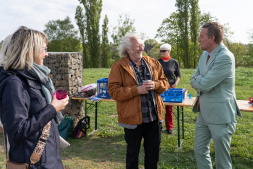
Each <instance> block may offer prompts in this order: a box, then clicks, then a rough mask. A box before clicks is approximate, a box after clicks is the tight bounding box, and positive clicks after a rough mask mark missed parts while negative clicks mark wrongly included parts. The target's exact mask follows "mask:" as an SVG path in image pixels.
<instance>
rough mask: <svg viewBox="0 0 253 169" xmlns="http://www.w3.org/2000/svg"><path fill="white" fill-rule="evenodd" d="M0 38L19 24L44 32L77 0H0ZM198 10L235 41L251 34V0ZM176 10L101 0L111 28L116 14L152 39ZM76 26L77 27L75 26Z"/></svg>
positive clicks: (164, 0) (131, 0)
mask: <svg viewBox="0 0 253 169" xmlns="http://www.w3.org/2000/svg"><path fill="white" fill-rule="evenodd" d="M0 4H1V6H0V41H1V40H3V39H4V38H5V37H6V36H7V35H9V34H11V33H13V32H14V31H15V30H16V29H17V28H18V27H19V26H21V25H24V26H27V27H29V28H32V29H37V30H39V31H43V30H44V29H45V26H44V25H45V24H46V23H47V22H48V21H49V20H57V19H61V20H63V19H65V18H66V16H69V17H70V18H71V20H72V23H73V24H75V20H74V16H75V9H76V6H77V5H79V1H78V0H44V1H42V0H0ZM199 6H200V10H201V11H202V12H209V13H210V14H211V15H212V16H215V17H216V18H218V20H219V21H220V23H222V24H224V23H228V24H229V26H230V30H231V31H232V32H234V35H233V37H232V38H231V39H232V40H233V41H235V42H242V43H248V42H249V41H250V38H249V32H252V33H253V22H252V17H253V10H252V6H253V0H241V1H238V0H199ZM175 11H176V7H175V0H103V8H102V16H101V21H102V20H103V19H104V15H105V14H107V16H108V18H109V25H110V30H112V27H113V26H117V22H118V19H119V15H125V14H127V15H128V16H129V17H130V18H131V19H134V20H135V21H134V26H135V28H136V31H137V33H144V34H145V35H146V38H154V36H155V34H156V31H157V29H158V28H159V27H160V25H161V23H162V21H163V19H165V18H167V17H169V16H170V14H171V13H172V12H175ZM76 28H77V26H76Z"/></svg>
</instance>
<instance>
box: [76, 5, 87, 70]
mask: <svg viewBox="0 0 253 169" xmlns="http://www.w3.org/2000/svg"><path fill="white" fill-rule="evenodd" d="M75 19H76V24H77V26H78V28H79V33H80V35H81V41H82V48H83V67H84V68H88V67H89V65H90V58H89V55H88V52H89V50H88V45H87V39H88V38H87V33H86V24H87V23H86V18H85V15H84V13H83V8H82V7H81V6H80V5H78V6H77V7H76V14H75Z"/></svg>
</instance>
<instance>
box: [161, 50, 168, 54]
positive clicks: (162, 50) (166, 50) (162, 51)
mask: <svg viewBox="0 0 253 169" xmlns="http://www.w3.org/2000/svg"><path fill="white" fill-rule="evenodd" d="M167 51H169V50H160V52H163V53H164V52H167Z"/></svg>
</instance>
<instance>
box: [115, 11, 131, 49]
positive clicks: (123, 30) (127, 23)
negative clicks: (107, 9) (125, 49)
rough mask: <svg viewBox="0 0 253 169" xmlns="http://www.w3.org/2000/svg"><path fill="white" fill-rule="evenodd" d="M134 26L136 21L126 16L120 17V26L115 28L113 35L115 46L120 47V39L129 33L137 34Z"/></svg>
mask: <svg viewBox="0 0 253 169" xmlns="http://www.w3.org/2000/svg"><path fill="white" fill-rule="evenodd" d="M133 25H134V20H132V19H130V18H129V16H128V15H124V18H123V16H122V15H120V16H119V20H118V26H115V27H114V28H113V33H112V35H111V37H112V39H113V44H114V45H115V46H118V45H119V42H120V39H121V38H122V37H123V36H125V35H126V34H127V33H128V32H131V33H134V32H135V27H134V26H133Z"/></svg>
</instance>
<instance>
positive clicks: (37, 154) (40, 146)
mask: <svg viewBox="0 0 253 169" xmlns="http://www.w3.org/2000/svg"><path fill="white" fill-rule="evenodd" d="M50 127H51V121H50V122H48V123H47V124H46V125H45V127H44V128H43V131H42V134H41V136H40V138H39V141H38V143H37V145H36V147H35V149H34V150H33V153H32V155H31V157H30V161H31V164H35V163H37V162H38V161H40V158H41V155H42V152H43V150H44V148H45V145H46V141H47V139H48V137H49V134H50Z"/></svg>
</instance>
